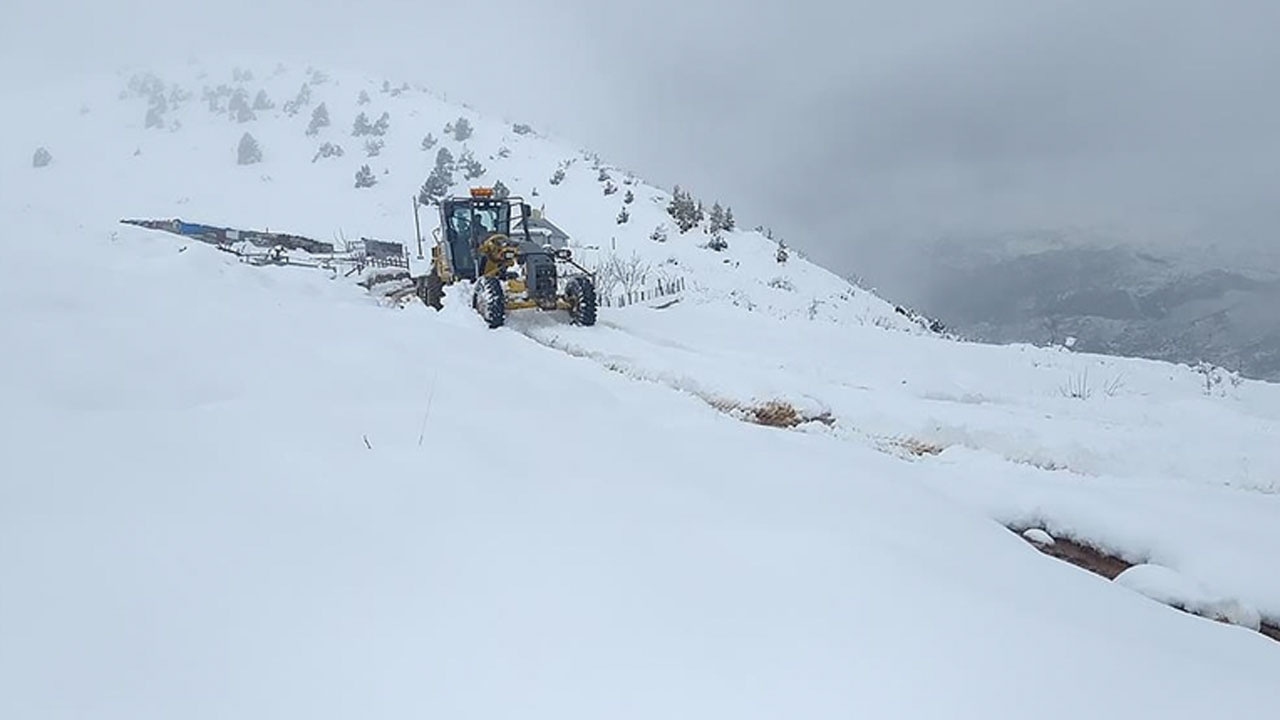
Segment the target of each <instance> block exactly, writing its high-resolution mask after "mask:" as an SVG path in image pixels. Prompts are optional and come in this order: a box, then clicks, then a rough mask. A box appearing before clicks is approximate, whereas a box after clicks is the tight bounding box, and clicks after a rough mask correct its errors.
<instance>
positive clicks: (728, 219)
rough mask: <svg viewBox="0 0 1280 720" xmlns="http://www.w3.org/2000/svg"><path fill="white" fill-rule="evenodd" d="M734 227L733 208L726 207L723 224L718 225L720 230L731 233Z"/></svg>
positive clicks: (735, 224) (735, 225)
mask: <svg viewBox="0 0 1280 720" xmlns="http://www.w3.org/2000/svg"><path fill="white" fill-rule="evenodd" d="M736 227H737V223H736V222H735V221H734V219H733V208H731V207H729V206H727V205H726V206H725V208H724V222H722V223H720V229H721V230H724V231H725V232H733V230H734V228H736Z"/></svg>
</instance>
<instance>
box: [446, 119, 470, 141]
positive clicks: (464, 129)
mask: <svg viewBox="0 0 1280 720" xmlns="http://www.w3.org/2000/svg"><path fill="white" fill-rule="evenodd" d="M446 132H448V131H446ZM471 134H472V130H471V121H469V120H467V119H466V118H464V117H460V118H458V119H457V121H456V122H454V123H453V139H454V140H457V141H458V142H463V141H465V140H466V139H467V138H469V137H471Z"/></svg>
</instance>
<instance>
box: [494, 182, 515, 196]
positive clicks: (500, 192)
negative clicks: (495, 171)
mask: <svg viewBox="0 0 1280 720" xmlns="http://www.w3.org/2000/svg"><path fill="white" fill-rule="evenodd" d="M493 196H494V197H495V198H497V199H499V200H503V199H505V198H508V197H511V189H510V188H508V187H507V185H506V183H504V182H502V181H501V180H495V181H494V183H493Z"/></svg>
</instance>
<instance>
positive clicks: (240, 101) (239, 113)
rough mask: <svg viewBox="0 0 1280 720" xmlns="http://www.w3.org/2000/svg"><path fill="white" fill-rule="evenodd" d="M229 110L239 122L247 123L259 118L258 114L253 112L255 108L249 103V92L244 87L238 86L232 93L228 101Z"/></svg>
mask: <svg viewBox="0 0 1280 720" xmlns="http://www.w3.org/2000/svg"><path fill="white" fill-rule="evenodd" d="M227 112H228V113H230V115H231V118H232V119H233V120H235V121H236V122H238V123H247V122H249V121H251V120H257V119H258V116H257V115H256V114H255V113H254V112H253V108H252V107H251V106H250V105H249V93H248V92H247V91H246V90H244V89H243V88H238V89H237V90H236V91H235V92H233V93H231V100H229V101H228V102H227Z"/></svg>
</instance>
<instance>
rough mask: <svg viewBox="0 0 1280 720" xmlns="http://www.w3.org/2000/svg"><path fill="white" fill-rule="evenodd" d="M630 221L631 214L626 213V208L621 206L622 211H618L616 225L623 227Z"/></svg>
mask: <svg viewBox="0 0 1280 720" xmlns="http://www.w3.org/2000/svg"><path fill="white" fill-rule="evenodd" d="M630 219H631V213H629V212H627V206H626V205H623V206H622V209H621V210H619V211H618V224H619V225H625V224H626V222H627V221H628V220H630Z"/></svg>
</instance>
